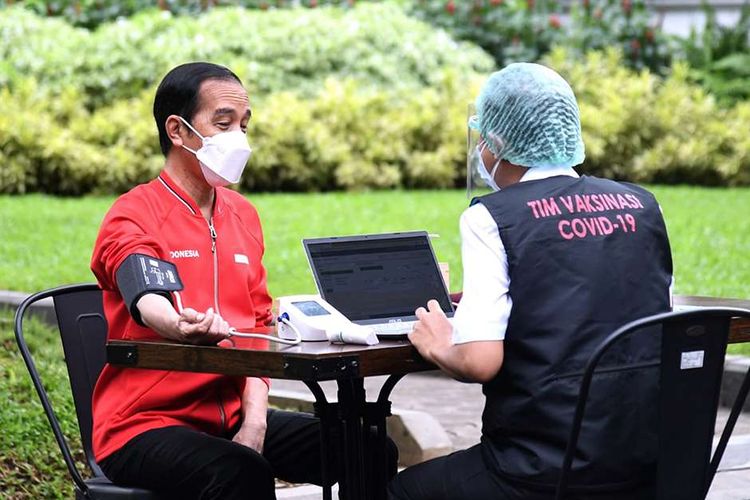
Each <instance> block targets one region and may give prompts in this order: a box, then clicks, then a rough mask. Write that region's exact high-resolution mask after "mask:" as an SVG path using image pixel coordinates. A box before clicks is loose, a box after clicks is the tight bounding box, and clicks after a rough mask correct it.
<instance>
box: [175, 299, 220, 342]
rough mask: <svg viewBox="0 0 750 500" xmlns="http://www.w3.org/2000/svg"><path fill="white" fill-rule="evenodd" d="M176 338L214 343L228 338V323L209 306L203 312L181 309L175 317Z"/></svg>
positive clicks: (181, 340)
mask: <svg viewBox="0 0 750 500" xmlns="http://www.w3.org/2000/svg"><path fill="white" fill-rule="evenodd" d="M176 330H177V340H179V341H180V342H185V343H188V344H215V343H217V342H219V341H220V340H223V339H226V338H229V323H227V322H226V321H224V319H223V318H222V317H221V316H219V315H218V314H217V313H215V312H214V310H213V308H212V307H209V308H208V310H207V311H206V312H205V313H199V312H198V311H196V310H194V309H190V308H186V309H183V310H182V312H181V313H180V316H179V317H178V318H177V328H176Z"/></svg>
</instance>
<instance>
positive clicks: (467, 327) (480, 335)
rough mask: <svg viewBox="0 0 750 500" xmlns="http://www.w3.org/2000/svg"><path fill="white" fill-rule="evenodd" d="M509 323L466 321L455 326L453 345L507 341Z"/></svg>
mask: <svg viewBox="0 0 750 500" xmlns="http://www.w3.org/2000/svg"><path fill="white" fill-rule="evenodd" d="M507 326H508V325H507V323H504V322H502V321H491V322H488V321H476V322H475V321H465V322H461V323H455V322H454V324H453V344H466V343H468V342H482V341H501V340H505V330H506V328H507Z"/></svg>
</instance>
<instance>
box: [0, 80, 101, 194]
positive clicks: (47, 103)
mask: <svg viewBox="0 0 750 500" xmlns="http://www.w3.org/2000/svg"><path fill="white" fill-rule="evenodd" d="M78 102H80V96H79V95H78V94H77V92H76V91H75V90H74V89H71V88H67V89H63V90H61V91H60V92H59V93H58V95H57V96H55V97H54V98H53V97H51V96H50V95H49V94H48V93H46V92H44V91H42V90H40V88H39V86H38V85H37V84H36V82H35V81H33V80H30V79H25V80H23V81H19V82H18V84H17V85H16V86H15V87H14V90H13V91H12V92H11V91H10V90H9V89H7V88H6V89H0V156H1V157H2V158H1V160H2V168H1V169H0V193H24V192H27V191H41V192H46V193H60V194H82V193H87V192H90V191H91V190H92V189H94V188H95V187H96V186H97V185H98V183H99V181H100V178H101V175H102V173H103V172H104V171H105V160H106V157H105V152H104V151H103V150H102V149H100V148H97V147H96V146H95V145H93V144H90V143H88V142H86V141H83V140H81V139H80V138H78V137H76V135H75V134H74V133H73V131H72V129H71V128H70V127H71V125H72V124H73V123H75V122H76V121H79V120H85V119H86V118H87V116H88V115H87V113H86V112H85V111H80V110H79V108H78V107H77V103H78Z"/></svg>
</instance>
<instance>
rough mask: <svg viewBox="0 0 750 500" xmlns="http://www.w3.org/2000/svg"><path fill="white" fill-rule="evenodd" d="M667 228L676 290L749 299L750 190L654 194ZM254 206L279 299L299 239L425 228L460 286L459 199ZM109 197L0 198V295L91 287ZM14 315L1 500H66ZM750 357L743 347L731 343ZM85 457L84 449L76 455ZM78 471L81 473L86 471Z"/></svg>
mask: <svg viewBox="0 0 750 500" xmlns="http://www.w3.org/2000/svg"><path fill="white" fill-rule="evenodd" d="M653 191H654V192H655V194H656V195H657V198H658V199H659V200H660V202H661V204H662V208H663V210H664V215H665V218H666V221H667V226H668V229H669V234H670V238H671V241H672V251H673V255H674V261H675V278H676V292H677V293H680V294H692V295H714V296H725V297H738V298H750V258H749V257H748V255H750V218H749V217H747V214H748V213H750V189H703V188H689V187H654V188H653ZM250 199H251V200H252V201H253V203H255V205H256V206H257V207H258V210H259V211H260V214H261V219H262V221H263V224H264V228H265V238H266V257H265V264H266V267H267V268H268V272H269V286H270V288H271V292H272V293H273V294H274V295H286V294H292V293H303V292H313V291H314V284H313V281H312V277H311V276H310V272H309V269H308V267H307V262H306V259H305V257H304V252H303V250H302V245H301V243H300V240H301V239H302V238H304V237H313V236H330V235H343V234H354V233H367V232H387V231H403V230H412V229H424V230H427V231H429V232H430V233H435V234H439V235H440V237H439V238H435V239H434V240H433V244H434V247H435V251H436V253H437V255H438V259H439V260H441V261H447V262H449V263H450V268H451V289H452V290H459V289H460V288H461V258H460V238H459V234H458V222H457V221H458V216H459V215H460V213H461V212H462V210H463V209H464V208H465V207H466V199H465V197H464V194H463V192H460V191H416V192H404V191H395V192H376V193H356V194H350V193H348V194H344V193H331V194H312V195H304V194H300V195H296V194H264V195H252V196H250ZM112 201H113V198H112V197H101V198H96V197H89V198H84V199H61V198H52V197H46V196H38V195H32V196H23V197H9V196H0V256H2V259H0V289H9V290H20V291H28V292H31V291H36V290H40V289H43V288H48V287H52V286H56V285H60V284H64V283H74V282H87V281H93V276H92V275H91V273H90V272H89V270H88V261H89V257H90V255H91V247H92V245H93V242H94V238H95V237H96V233H97V230H98V227H99V224H100V222H101V219H102V217H103V216H104V213H105V212H106V211H107V209H108V208H109V206H110V205H111V203H112ZM11 317H12V315H11V312H10V311H4V312H2V311H0V342H1V343H2V349H0V399H1V400H2V401H11V402H12V403H11V404H4V405H0V426H2V432H0V492H1V493H0V497H2V498H10V499H16V498H18V499H20V498H70V497H71V496H72V495H71V493H72V489H71V487H70V481H69V480H68V477H67V473H66V472H65V470H64V468H63V467H62V462H61V459H60V456H59V452H58V451H57V447H56V444H55V442H54V439H53V438H52V435H51V433H50V431H49V428H48V425H47V422H46V420H45V417H44V416H43V413H42V410H41V406H40V405H39V403H38V400H37V397H36V394H35V393H34V390H33V387H32V386H31V383H30V381H29V379H28V375H27V372H26V369H25V367H24V366H23V362H22V361H21V358H20V355H19V354H18V353H17V349H16V346H15V342H14V341H13V333H12V325H11ZM30 328H31V329H30V332H29V334H28V337H29V340H30V342H31V347H32V351H33V352H34V353H35V355H36V357H37V364H38V368H39V370H40V371H41V372H42V376H43V378H44V380H45V381H46V382H47V385H48V387H47V388H48V390H49V391H50V393H51V395H52V399H53V404H54V405H55V408H56V410H57V411H58V414H59V416H60V419H61V421H62V422H63V428H64V429H65V431H66V433H67V435H68V436H70V437H71V438H72V440H73V443H74V448H76V449H78V448H79V447H80V446H79V445H78V444H77V443H78V440H77V439H76V436H77V429H76V427H75V425H76V424H75V414H74V410H73V405H72V402H71V400H70V395H69V388H68V385H67V373H66V372H65V366H64V362H63V359H62V352H61V348H60V345H59V341H58V340H57V339H56V333H55V332H54V331H53V330H52V329H50V328H46V327H44V326H42V325H40V324H38V323H35V322H32V323H31V325H30ZM731 350H732V352H735V353H745V354H748V355H750V345H743V346H732V347H731ZM79 456H80V452H79ZM81 470H84V468H83V467H81Z"/></svg>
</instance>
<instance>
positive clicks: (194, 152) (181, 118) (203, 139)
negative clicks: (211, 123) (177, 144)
mask: <svg viewBox="0 0 750 500" xmlns="http://www.w3.org/2000/svg"><path fill="white" fill-rule="evenodd" d="M177 118H179V119H180V120H182V123H184V124H185V125H187V126H188V128H189V129H190V130H192V131H193V132H194V133H195V135H197V136H198V137H200V138H201V141H205V140H206V138H205V137H203V136H202V135H201V133H200V132H198V131H197V130H195V129H194V128H193V126H192V125H190V123H188V121H187V120H186V119H184V118H183V117H181V116H178V117H177ZM182 147H183V148H185V149H187V150H188V151H190V152H191V153H193V154H194V155H197V154H198V153H197V152H196V151H195V150H194V149H190V148H189V147H187V146H185V145H184V144H183V145H182Z"/></svg>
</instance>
